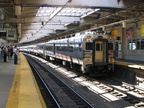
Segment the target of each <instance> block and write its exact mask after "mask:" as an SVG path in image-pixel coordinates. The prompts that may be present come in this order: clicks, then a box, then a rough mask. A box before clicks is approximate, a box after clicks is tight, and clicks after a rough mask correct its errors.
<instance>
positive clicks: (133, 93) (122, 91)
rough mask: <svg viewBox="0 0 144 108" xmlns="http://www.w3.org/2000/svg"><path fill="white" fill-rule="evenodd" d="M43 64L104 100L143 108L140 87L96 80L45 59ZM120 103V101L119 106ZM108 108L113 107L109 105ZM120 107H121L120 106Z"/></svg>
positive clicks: (108, 80)
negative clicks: (122, 102) (118, 101)
mask: <svg viewBox="0 0 144 108" xmlns="http://www.w3.org/2000/svg"><path fill="white" fill-rule="evenodd" d="M44 64H45V65H49V66H50V67H52V68H53V69H54V70H56V71H58V72H59V73H60V74H62V75H63V76H65V77H67V78H68V79H70V80H72V81H74V82H76V83H79V84H80V85H82V86H83V89H84V90H85V91H92V92H94V93H95V94H97V95H98V96H100V97H102V98H104V99H106V101H107V100H108V101H111V102H112V101H117V100H121V101H125V102H124V103H129V105H128V106H131V108H144V102H143V100H144V91H143V90H142V89H140V88H137V87H134V86H133V85H130V84H127V83H124V82H121V81H117V80H115V79H110V78H105V79H104V80H103V79H102V80H96V79H94V78H90V77H88V76H83V75H81V74H79V73H74V72H72V71H69V70H67V69H65V68H63V67H61V66H58V65H54V64H52V63H47V62H46V61H44ZM72 86H73V85H72ZM72 86H71V87H72ZM73 88H74V87H73ZM79 93H80V92H79ZM87 100H89V101H90V99H88V98H87ZM106 101H105V100H104V101H103V102H104V103H105V102H106ZM90 102H91V101H90ZM91 103H93V102H91ZM93 105H94V103H93ZM120 105H121V102H120V104H119V106H120ZM107 108H108V107H107ZM110 108H113V107H112V106H111V107H110ZM120 108H122V107H121V106H120Z"/></svg>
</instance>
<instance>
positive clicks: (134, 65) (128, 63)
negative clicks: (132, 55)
mask: <svg viewBox="0 0 144 108" xmlns="http://www.w3.org/2000/svg"><path fill="white" fill-rule="evenodd" d="M115 64H116V65H121V66H126V67H130V68H136V69H142V70H144V62H143V61H134V60H123V59H116V61H115Z"/></svg>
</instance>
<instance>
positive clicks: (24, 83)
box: [6, 53, 46, 108]
mask: <svg viewBox="0 0 144 108" xmlns="http://www.w3.org/2000/svg"><path fill="white" fill-rule="evenodd" d="M28 79H29V80H28ZM31 85H33V86H32V87H31ZM35 100H36V101H35ZM6 108H46V105H45V102H44V100H43V98H42V95H41V93H40V90H39V87H38V85H37V83H36V81H35V78H34V76H33V74H32V70H31V68H30V66H29V64H28V62H27V60H26V59H25V57H24V55H23V54H22V53H20V59H19V64H18V65H17V67H16V72H15V77H14V81H13V84H12V87H11V90H10V94H9V98H8V101H7V105H6Z"/></svg>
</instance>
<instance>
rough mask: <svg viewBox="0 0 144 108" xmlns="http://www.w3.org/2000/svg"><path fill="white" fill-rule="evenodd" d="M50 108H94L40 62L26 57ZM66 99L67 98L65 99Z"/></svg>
mask: <svg viewBox="0 0 144 108" xmlns="http://www.w3.org/2000/svg"><path fill="white" fill-rule="evenodd" d="M26 58H27V60H28V61H29V63H30V65H31V67H32V70H33V71H34V73H36V75H35V76H36V79H37V80H38V85H39V86H40V90H41V93H42V95H43V97H44V100H45V103H46V105H47V107H48V108H94V107H93V106H92V105H91V104H90V103H89V102H88V101H87V100H85V99H84V98H83V97H82V96H81V95H79V94H78V93H77V92H76V91H74V90H73V89H72V88H71V87H70V86H68V85H67V84H66V83H65V82H63V81H62V80H61V79H59V78H58V77H57V76H56V75H54V74H53V73H52V72H51V71H50V70H48V69H47V68H46V67H45V66H43V65H42V64H41V63H40V62H38V61H36V60H34V59H32V58H30V57H28V56H26ZM63 97H65V98H63Z"/></svg>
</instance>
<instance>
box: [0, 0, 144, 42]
mask: <svg viewBox="0 0 144 108" xmlns="http://www.w3.org/2000/svg"><path fill="white" fill-rule="evenodd" d="M0 2H1V3H0V7H1V8H0V13H1V14H4V15H5V16H9V18H7V19H6V20H5V22H4V23H8V24H10V25H15V27H16V28H17V34H18V42H19V43H28V42H36V41H45V40H50V39H52V38H57V37H61V36H66V35H69V34H72V33H77V32H81V31H84V30H88V29H92V28H97V27H102V26H104V25H107V24H112V23H115V22H119V21H125V20H128V19H132V18H139V17H142V16H143V12H144V4H143V0H132V1H127V0H0Z"/></svg>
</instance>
